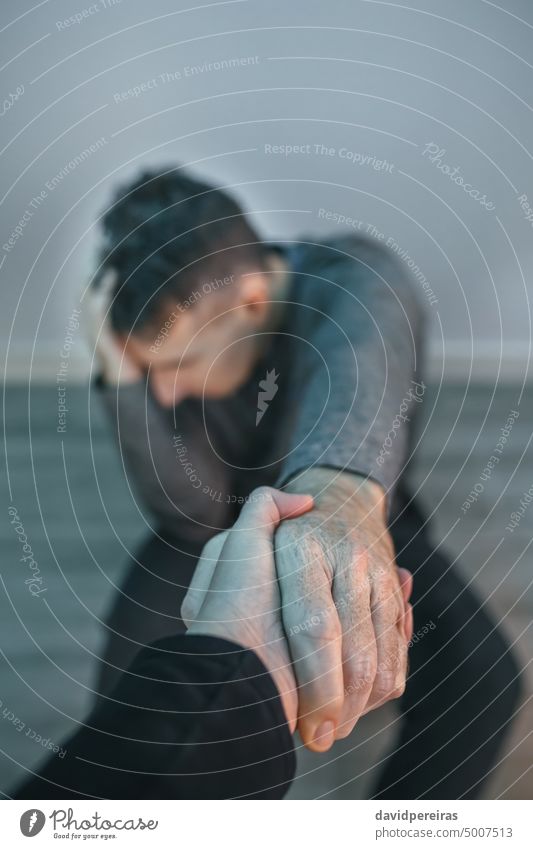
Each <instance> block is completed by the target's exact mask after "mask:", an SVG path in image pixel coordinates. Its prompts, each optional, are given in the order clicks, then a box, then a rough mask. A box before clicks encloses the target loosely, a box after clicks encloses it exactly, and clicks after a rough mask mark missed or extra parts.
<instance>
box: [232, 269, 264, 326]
mask: <svg viewBox="0 0 533 849" xmlns="http://www.w3.org/2000/svg"><path fill="white" fill-rule="evenodd" d="M239 283H240V292H239V296H240V300H241V304H242V306H243V307H244V308H245V309H246V310H247V312H248V315H249V317H250V318H251V319H252V320H253V321H254V322H256V323H257V324H261V323H262V321H264V320H265V318H266V317H267V315H268V313H269V311H270V307H271V292H270V286H269V275H268V274H263V273H261V272H260V271H258V272H254V273H248V274H243V275H242V277H241V279H240V281H239Z"/></svg>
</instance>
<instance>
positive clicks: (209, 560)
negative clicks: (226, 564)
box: [181, 531, 228, 628]
mask: <svg viewBox="0 0 533 849" xmlns="http://www.w3.org/2000/svg"><path fill="white" fill-rule="evenodd" d="M227 535H228V532H227V531H224V532H223V533H221V534H216V535H215V536H214V537H211V539H210V540H208V542H207V543H206V544H205V545H204V547H203V549H202V553H201V555H200V559H199V560H198V563H197V565H196V569H195V570H194V573H193V576H192V580H191V583H190V585H189V589H188V590H187V594H186V596H185V598H184V599H183V604H182V605H181V618H182V619H183V621H184V623H185V625H186V626H187V628H190V626H191V625H192V623H193V622H194V621H195V620H196V619H197V617H198V613H199V611H200V608H201V606H202V604H203V601H204V598H205V596H206V593H207V591H208V590H209V585H210V584H211V579H212V577H213V573H214V571H215V568H216V565H217V562H218V559H219V557H220V553H221V551H222V548H223V546H224V543H225V541H226V537H227Z"/></svg>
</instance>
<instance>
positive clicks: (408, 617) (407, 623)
mask: <svg viewBox="0 0 533 849" xmlns="http://www.w3.org/2000/svg"><path fill="white" fill-rule="evenodd" d="M413 627H414V621H413V606H412V605H411V604H408V605H407V607H406V610H405V614H404V634H405V640H406V642H407V643H410V642H411V640H412V639H413Z"/></svg>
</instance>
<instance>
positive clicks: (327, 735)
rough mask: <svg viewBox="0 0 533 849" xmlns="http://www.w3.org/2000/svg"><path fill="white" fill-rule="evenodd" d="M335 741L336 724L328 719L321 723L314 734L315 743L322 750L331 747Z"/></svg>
mask: <svg viewBox="0 0 533 849" xmlns="http://www.w3.org/2000/svg"><path fill="white" fill-rule="evenodd" d="M334 742H335V724H334V723H333V722H331V720H328V721H327V722H323V723H322V725H319V726H318V728H317V729H316V731H315V733H314V736H313V743H314V744H315V746H316V747H317V749H320V750H321V751H324V752H325V751H326V750H327V749H330V748H331V746H332V745H333V743H334Z"/></svg>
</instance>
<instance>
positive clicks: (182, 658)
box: [14, 635, 295, 799]
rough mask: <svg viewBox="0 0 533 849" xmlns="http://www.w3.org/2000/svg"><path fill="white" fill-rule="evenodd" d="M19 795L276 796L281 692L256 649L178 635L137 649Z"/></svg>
mask: <svg viewBox="0 0 533 849" xmlns="http://www.w3.org/2000/svg"><path fill="white" fill-rule="evenodd" d="M62 748H63V749H66V755H65V756H64V757H63V758H60V757H59V756H58V755H56V756H54V757H53V758H51V759H50V760H49V761H48V762H47V763H46V765H45V766H44V768H43V769H42V771H41V772H40V773H39V775H37V776H35V777H32V778H31V779H30V780H28V781H26V782H25V783H24V784H23V785H22V786H21V787H20V788H19V789H18V791H16V792H15V794H14V795H15V798H18V799H54V798H55V799H65V798H91V797H94V798H102V799H227V798H239V797H245V798H263V799H269V798H270V799H279V798H282V797H283V796H284V795H285V793H286V792H287V790H288V787H289V785H290V782H291V781H292V778H293V776H294V771H295V754H294V746H293V742H292V736H291V734H290V732H289V729H288V726H287V723H286V719H285V715H284V712H283V707H282V704H281V699H280V697H279V693H278V691H277V688H276V685H275V684H274V681H273V679H272V678H271V676H270V674H269V673H268V671H267V670H266V668H265V667H264V665H263V663H262V662H261V661H260V660H259V658H258V657H257V655H256V654H255V653H254V652H252V651H249V650H247V649H243V648H241V647H240V646H237V645H236V644H235V643H231V642H228V641H226V640H221V639H218V638H215V637H208V636H200V635H194V636H187V635H180V636H176V637H168V638H165V639H163V640H159V641H158V642H156V643H154V644H153V645H151V646H149V647H147V648H145V649H143V650H142V651H141V652H140V653H139V654H138V655H137V657H136V659H135V661H134V662H133V664H132V666H131V667H130V669H129V670H128V671H127V672H126V673H124V675H123V676H122V677H121V679H120V681H119V684H118V685H117V687H116V689H115V691H114V692H113V694H112V696H111V697H110V698H109V700H108V701H107V702H106V703H105V704H104V706H103V707H101V708H100V709H99V710H98V711H97V712H95V713H93V714H92V715H91V716H90V717H89V719H88V720H87V722H86V723H85V724H84V725H83V726H82V727H81V728H80V729H79V730H78V731H77V732H76V733H75V734H74V735H73V736H72V737H71V738H70V739H69V740H67V741H66V742H65V743H63V744H62Z"/></svg>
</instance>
